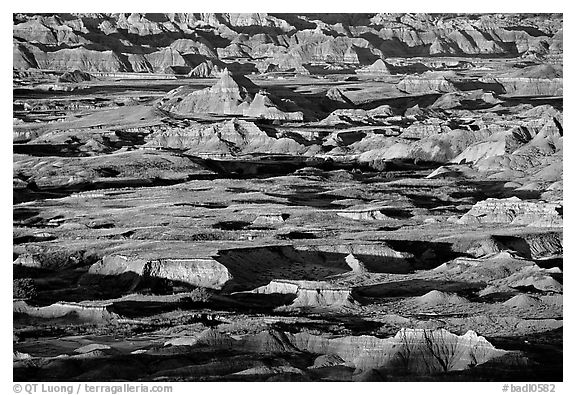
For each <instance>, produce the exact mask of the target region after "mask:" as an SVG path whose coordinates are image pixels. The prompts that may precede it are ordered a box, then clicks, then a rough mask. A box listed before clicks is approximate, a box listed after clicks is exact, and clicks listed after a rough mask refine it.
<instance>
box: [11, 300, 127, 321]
mask: <svg viewBox="0 0 576 395" xmlns="http://www.w3.org/2000/svg"><path fill="white" fill-rule="evenodd" d="M110 308H111V305H110V304H102V303H88V302H86V303H72V302H59V303H54V304H51V305H49V306H44V307H34V306H30V305H28V304H27V303H26V302H24V301H15V302H14V312H15V313H20V314H26V315H28V316H30V317H35V318H42V319H55V318H62V317H70V318H73V319H74V318H75V319H78V320H80V321H84V322H95V323H101V322H107V321H113V320H117V319H118V318H119V316H118V314H116V313H114V312H113V311H111V309H110Z"/></svg>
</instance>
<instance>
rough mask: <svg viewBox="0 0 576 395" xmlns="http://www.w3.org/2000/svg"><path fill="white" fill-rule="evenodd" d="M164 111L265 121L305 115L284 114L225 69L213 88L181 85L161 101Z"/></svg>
mask: <svg viewBox="0 0 576 395" xmlns="http://www.w3.org/2000/svg"><path fill="white" fill-rule="evenodd" d="M159 107H160V108H161V109H162V110H164V111H167V112H169V113H171V114H174V115H181V116H186V115H188V116H190V115H194V114H222V115H244V116H249V117H255V118H264V119H283V120H302V119H303V114H302V112H284V111H282V110H281V109H280V108H278V106H277V105H276V104H274V103H273V102H272V99H271V98H270V96H269V95H268V94H266V93H265V92H261V91H259V88H258V87H257V86H256V85H254V83H253V82H252V81H250V80H249V79H248V78H246V77H242V76H233V75H232V74H231V73H230V72H229V71H228V70H224V71H223V72H222V73H221V75H220V79H219V80H218V82H217V83H216V84H215V85H213V86H212V87H210V88H206V89H202V90H193V89H191V88H189V87H185V86H182V87H180V88H177V89H175V90H173V91H170V92H168V94H167V95H166V96H165V97H164V98H163V99H162V101H161V103H160V106H159Z"/></svg>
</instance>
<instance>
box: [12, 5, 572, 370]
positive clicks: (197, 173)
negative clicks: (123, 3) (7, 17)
mask: <svg viewBox="0 0 576 395" xmlns="http://www.w3.org/2000/svg"><path fill="white" fill-rule="evenodd" d="M13 34H14V57H13V67H14V69H13V70H14V71H13V77H14V78H13V86H14V89H13V97H14V103H13V106H14V110H13V114H14V122H13V136H14V137H13V200H14V206H13V218H14V231H13V246H14V247H13V254H14V261H13V273H14V279H13V283H14V301H13V305H14V328H13V329H14V339H13V341H14V380H16V381H26V380H30V381H50V380H54V381H69V380H82V381H90V380H96V381H109V380H132V381H139V380H141V381H154V380H156V381H180V380H184V381H215V380H217V381H266V380H269V381H338V380H341V381H411V380H415V381H420V380H430V381H456V380H459V381H460V380H465V381H477V380H501V381H502V380H505V381H510V380H520V381H561V380H562V350H563V332H562V331H563V301H562V295H563V166H562V163H563V161H562V156H563V145H562V144H563V101H562V96H563V92H562V85H563V84H562V78H563V77H562V76H563V69H562V16H561V15H539V14H518V15H508V14H502V15H493V14H490V15H488V14H485V15H471V14H470V15H454V14H430V15H423V14H343V15H337V14H326V15H314V14H302V15H300V14H81V15H80V14H58V15H51V14H50V15H48V14H42V15H29V14H15V15H14V25H13Z"/></svg>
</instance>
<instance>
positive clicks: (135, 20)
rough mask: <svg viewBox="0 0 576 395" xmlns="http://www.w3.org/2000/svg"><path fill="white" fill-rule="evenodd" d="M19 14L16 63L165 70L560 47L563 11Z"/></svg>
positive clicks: (543, 54)
mask: <svg viewBox="0 0 576 395" xmlns="http://www.w3.org/2000/svg"><path fill="white" fill-rule="evenodd" d="M13 21H14V26H13V35H14V40H15V42H14V46H15V49H14V66H15V67H17V68H29V67H39V68H45V69H53V70H71V69H72V68H74V67H76V68H80V70H83V71H103V72H117V71H134V72H165V71H166V68H168V67H172V66H186V67H188V68H190V69H192V68H194V67H196V66H197V65H198V62H197V61H196V60H194V56H198V55H201V56H203V57H205V58H208V59H215V58H220V59H222V60H224V59H232V58H235V59H244V60H245V61H248V62H251V63H253V64H254V66H255V67H256V68H258V69H259V70H264V69H267V68H269V67H270V66H272V67H276V68H278V69H280V70H290V69H294V70H297V71H301V72H306V67H304V66H305V65H309V64H312V63H314V62H327V63H342V64H349V65H354V66H355V67H358V66H362V65H372V64H373V63H374V62H375V61H377V60H378V59H379V58H386V57H391V56H430V55H433V56H454V55H460V56H462V55H470V56H486V55H490V56H496V57H498V56H503V57H510V56H525V57H527V58H530V57H532V58H537V59H544V58H546V59H548V60H549V61H552V62H554V61H555V60H556V59H558V58H560V59H561V56H562V16H561V15H536V16H531V15H522V14H520V15H517V14H503V15H487V14H486V15H482V14H480V15H473V18H468V17H467V16H461V15H451V14H434V15H431V14H430V15H427V14H348V15H336V14H333V15H330V16H328V15H320V14H301V15H293V14H276V15H271V14H265V13H262V14H226V13H224V14H209V13H204V14H202V13H197V14H149V13H131V14H129V13H120V14H66V15H65V16H64V15H46V14H42V15H33V14H15V15H14V18H13ZM342 21H344V22H342ZM188 71H189V70H188ZM368 71H369V72H376V73H381V72H384V73H386V67H385V66H382V64H380V63H376V64H375V65H374V66H372V67H371V68H369V69H368Z"/></svg>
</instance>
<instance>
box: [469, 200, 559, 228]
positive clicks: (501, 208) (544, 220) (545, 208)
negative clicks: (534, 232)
mask: <svg viewBox="0 0 576 395" xmlns="http://www.w3.org/2000/svg"><path fill="white" fill-rule="evenodd" d="M458 222H459V223H462V224H469V223H475V224H485V223H501V224H512V225H526V226H535V227H555V226H558V227H561V226H562V206H561V205H558V204H552V203H545V202H527V201H523V200H521V199H519V198H517V197H511V198H508V199H494V198H491V199H487V200H484V201H482V202H478V203H476V204H475V205H474V207H472V209H471V210H470V211H469V212H468V213H466V214H465V215H463V216H462V218H460V219H459V220H458Z"/></svg>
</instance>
